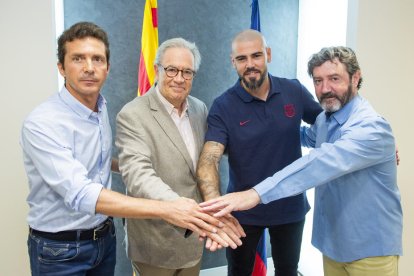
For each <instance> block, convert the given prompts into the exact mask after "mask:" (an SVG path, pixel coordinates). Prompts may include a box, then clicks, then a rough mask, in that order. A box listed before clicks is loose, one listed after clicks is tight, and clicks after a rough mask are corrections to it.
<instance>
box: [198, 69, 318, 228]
mask: <svg viewBox="0 0 414 276" xmlns="http://www.w3.org/2000/svg"><path fill="white" fill-rule="evenodd" d="M269 78H270V91H269V94H268V97H267V100H266V101H263V100H260V99H258V98H255V97H253V96H251V95H250V94H249V93H247V92H246V90H244V88H243V87H242V86H241V84H240V81H237V82H236V84H235V85H234V86H233V87H231V88H230V89H229V90H227V91H226V92H224V93H223V94H222V95H221V96H219V97H217V98H216V99H215V100H214V102H213V105H212V106H211V109H210V111H209V115H208V130H207V134H206V141H215V142H219V143H220V144H223V145H224V146H225V153H226V154H227V155H228V162H229V185H228V188H227V192H237V191H244V190H247V189H250V188H252V187H253V186H255V185H256V184H258V183H259V182H261V181H262V180H264V179H265V178H267V177H269V176H272V175H273V174H274V173H275V172H277V171H279V170H281V169H283V168H284V167H285V166H287V165H289V164H290V163H292V162H293V161H295V160H296V159H298V158H300V157H301V156H302V151H301V146H300V125H301V121H302V120H303V121H305V122H307V123H309V124H312V123H314V121H315V119H316V116H317V115H318V114H319V113H320V112H321V111H322V109H321V107H320V105H319V104H318V103H317V102H316V101H315V100H314V98H313V96H312V95H311V94H310V93H309V91H308V90H307V89H306V88H305V87H304V86H303V85H302V84H301V83H300V82H299V81H298V80H289V79H284V78H277V77H273V76H271V75H270V74H269ZM309 209H310V207H309V204H308V201H307V199H306V194H305V193H303V194H299V195H296V196H293V197H288V198H284V199H280V200H276V201H273V202H271V203H268V204H259V205H258V206H256V207H255V208H253V209H250V210H247V211H242V212H234V213H233V215H234V216H235V217H236V218H237V219H238V220H239V221H240V223H242V224H250V225H264V226H270V225H278V224H284V223H291V222H296V221H299V220H301V219H303V218H304V217H305V215H306V213H307V212H308V210H309Z"/></svg>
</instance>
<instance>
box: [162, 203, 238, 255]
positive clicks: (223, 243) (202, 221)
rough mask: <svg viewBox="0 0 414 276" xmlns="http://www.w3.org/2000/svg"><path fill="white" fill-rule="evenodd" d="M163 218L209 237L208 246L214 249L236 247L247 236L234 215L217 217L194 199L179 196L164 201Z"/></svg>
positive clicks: (202, 236) (203, 236)
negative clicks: (172, 199)
mask: <svg viewBox="0 0 414 276" xmlns="http://www.w3.org/2000/svg"><path fill="white" fill-rule="evenodd" d="M162 204H163V205H162V208H164V210H165V212H163V215H162V218H163V219H164V220H166V221H168V222H169V223H171V224H174V225H177V226H179V227H182V228H186V229H190V230H192V231H193V232H195V233H197V234H198V235H199V236H200V237H201V238H207V244H206V247H207V245H208V247H207V248H209V249H210V250H212V251H214V250H216V249H217V248H222V247H228V246H230V247H231V248H236V247H237V246H240V245H241V244H242V242H241V240H240V238H241V237H245V233H244V231H243V228H242V227H241V226H240V224H239V223H238V221H237V220H236V219H235V218H233V217H232V216H230V215H229V216H225V217H221V218H215V217H213V216H212V214H210V213H208V212H204V211H203V210H202V208H201V207H200V206H199V205H198V204H197V203H196V202H195V201H194V200H192V199H188V198H183V197H181V198H179V199H177V200H174V201H164V202H162Z"/></svg>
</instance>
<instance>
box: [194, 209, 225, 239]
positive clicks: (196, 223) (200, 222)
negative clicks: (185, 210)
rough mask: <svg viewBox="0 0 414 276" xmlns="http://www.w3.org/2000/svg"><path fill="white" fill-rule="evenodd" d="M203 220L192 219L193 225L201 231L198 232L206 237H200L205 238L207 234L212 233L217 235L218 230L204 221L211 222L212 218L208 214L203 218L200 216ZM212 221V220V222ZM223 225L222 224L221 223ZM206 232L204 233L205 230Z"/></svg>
mask: <svg viewBox="0 0 414 276" xmlns="http://www.w3.org/2000/svg"><path fill="white" fill-rule="evenodd" d="M200 217H201V218H192V219H191V223H192V224H193V225H194V226H195V227H197V228H198V229H199V231H197V232H202V233H204V235H200V236H203V237H204V236H205V232H212V233H216V232H217V228H216V227H214V226H213V225H211V224H209V223H207V222H205V221H204V220H206V221H207V220H210V218H211V216H209V215H207V214H203V216H200ZM210 221H211V220H210ZM214 221H218V220H217V219H214ZM220 223H221V222H220ZM201 229H203V230H205V231H203V230H201ZM191 230H192V229H191Z"/></svg>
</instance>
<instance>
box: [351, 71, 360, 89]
mask: <svg viewBox="0 0 414 276" xmlns="http://www.w3.org/2000/svg"><path fill="white" fill-rule="evenodd" d="M360 79H361V71H360V70H358V71H356V72H355V73H354V74H353V75H352V80H351V81H352V86H353V87H355V88H356V87H357V86H358V83H359V80H360Z"/></svg>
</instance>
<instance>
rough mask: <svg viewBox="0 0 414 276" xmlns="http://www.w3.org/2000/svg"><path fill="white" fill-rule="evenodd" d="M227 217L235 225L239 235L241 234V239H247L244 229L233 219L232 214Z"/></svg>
mask: <svg viewBox="0 0 414 276" xmlns="http://www.w3.org/2000/svg"><path fill="white" fill-rule="evenodd" d="M226 217H228V218H229V220H230V221H231V222H232V223H233V225H234V227H236V229H237V230H236V231H237V233H239V235H240V237H246V233H245V232H244V229H243V227H242V226H241V225H240V223H239V221H238V220H237V219H236V218H235V217H233V216H232V215H231V214H228V215H227V216H226Z"/></svg>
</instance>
